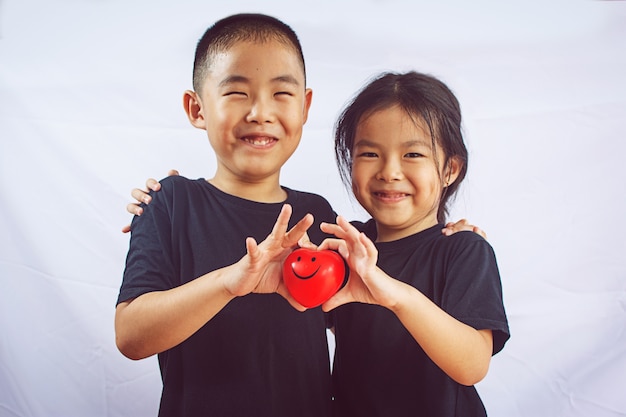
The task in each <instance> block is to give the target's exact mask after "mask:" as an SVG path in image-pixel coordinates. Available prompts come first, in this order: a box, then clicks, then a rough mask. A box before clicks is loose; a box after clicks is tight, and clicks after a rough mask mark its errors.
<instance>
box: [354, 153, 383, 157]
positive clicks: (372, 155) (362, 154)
mask: <svg viewBox="0 0 626 417" xmlns="http://www.w3.org/2000/svg"><path fill="white" fill-rule="evenodd" d="M357 156H360V157H362V158H376V157H377V156H378V155H376V153H374V152H361V153H360V154H358V155H357Z"/></svg>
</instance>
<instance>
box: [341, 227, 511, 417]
mask: <svg viewBox="0 0 626 417" xmlns="http://www.w3.org/2000/svg"><path fill="white" fill-rule="evenodd" d="M355 225H356V226H357V227H358V228H360V229H361V230H365V232H366V234H368V235H370V236H372V234H373V233H374V234H375V231H374V230H375V228H374V227H373V224H372V223H371V222H369V223H367V224H365V225H364V224H359V223H356V222H355ZM442 228H443V225H437V226H434V227H432V228H430V229H427V230H424V231H422V232H420V233H418V234H415V235H412V236H409V237H406V238H403V239H400V240H397V241H393V242H382V243H376V247H377V249H378V251H379V255H378V266H379V267H380V268H381V269H382V270H383V271H385V272H386V273H387V274H388V275H390V276H392V277H394V278H396V279H399V280H401V281H403V282H406V283H408V284H410V285H412V286H413V287H415V288H417V289H418V290H420V291H421V292H422V293H423V294H424V295H426V296H427V297H428V298H430V299H431V300H432V301H433V302H435V303H436V304H437V305H438V306H439V307H441V308H442V309H443V310H445V311H446V312H447V313H448V314H450V315H452V316H453V317H455V318H456V319H458V320H460V321H461V322H463V323H465V324H468V325H469V326H472V327H474V328H476V329H479V330H480V329H491V330H492V331H493V342H494V347H493V353H494V354H495V353H497V352H498V351H500V350H501V349H502V348H503V346H504V344H505V342H506V340H507V339H508V338H509V329H508V324H507V319H506V314H505V311H504V306H503V302H502V288H501V282H500V275H499V272H498V267H497V264H496V259H495V255H494V253H493V250H492V248H491V246H490V245H489V243H487V242H486V241H485V240H484V239H483V238H482V237H480V236H479V235H477V234H476V233H472V232H460V233H456V234H454V235H452V236H449V237H446V236H444V235H442V233H441V229H442ZM373 237H374V236H373ZM333 320H334V325H335V337H336V350H335V363H334V365H333V394H334V397H335V399H334V408H335V411H336V414H335V415H336V416H339V417H347V416H350V417H351V416H359V417H366V416H394V417H398V416H428V417H438V416H442V417H451V416H461V417H472V416H484V415H486V414H485V408H484V406H483V403H482V401H481V400H480V397H479V396H478V393H477V392H476V389H475V388H474V387H473V386H469V387H468V386H463V385H460V384H458V383H456V382H455V381H454V380H452V379H451V378H450V377H448V376H447V375H446V374H445V373H444V372H443V371H442V370H441V369H440V368H439V367H438V366H437V365H435V363H434V362H432V360H431V359H430V358H429V357H428V356H427V355H426V354H425V353H424V351H423V350H422V348H421V347H420V346H419V344H418V343H417V342H416V341H415V339H413V337H412V336H411V334H410V333H409V332H408V330H406V328H405V327H404V326H403V325H402V323H401V322H400V320H399V319H398V318H397V317H396V316H395V315H394V314H393V313H392V312H391V311H389V310H387V309H385V308H383V307H380V306H373V305H367V304H361V303H351V304H346V305H343V306H341V307H338V308H337V309H335V310H334V313H333Z"/></svg>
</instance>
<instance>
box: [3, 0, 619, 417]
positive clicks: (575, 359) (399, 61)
mask: <svg viewBox="0 0 626 417" xmlns="http://www.w3.org/2000/svg"><path fill="white" fill-rule="evenodd" d="M215 3H217V2H215ZM219 3H220V4H213V2H209V1H199V0H198V1H192V0H183V1H176V2H174V1H134V2H125V1H121V0H110V1H77V0H74V1H70V0H57V1H52V0H50V1H44V0H39V1H35V0H32V1H28V0H4V1H0V135H1V140H0V144H1V148H0V162H1V165H0V170H1V171H0V173H1V176H0V184H1V188H0V245H1V254H0V288H1V289H0V416H11V417H13V416H24V417H25V416H45V417H54V416H64V417H67V416H80V417H84V416H151V415H155V413H156V409H157V405H158V399H159V395H160V379H159V373H158V366H157V362H156V359H155V358H154V357H153V358H149V359H147V360H143V361H138V362H132V361H130V360H128V359H126V358H124V357H123V356H122V355H121V354H120V353H119V352H118V351H117V349H116V347H115V344H114V332H113V315H114V306H115V300H116V296H117V291H118V287H119V284H120V281H121V276H122V270H123V266H124V259H125V255H126V250H127V245H128V238H129V236H128V235H124V234H122V233H121V232H120V229H121V227H122V226H123V225H124V224H126V223H128V222H129V221H130V215H128V214H126V212H125V209H124V207H125V205H126V203H127V202H128V201H129V199H130V197H129V191H130V189H131V188H132V187H135V186H139V185H142V184H143V182H144V180H145V179H146V178H147V177H149V176H154V177H162V176H164V175H165V174H166V173H167V170H168V169H169V168H178V169H179V170H180V171H181V172H182V173H183V174H185V175H186V176H188V177H193V178H197V177H201V176H203V177H209V176H211V174H212V172H213V169H214V160H213V156H212V153H211V150H210V147H209V144H208V141H207V140H206V137H205V135H204V132H202V131H199V130H196V129H193V128H192V127H191V126H190V125H189V123H188V122H187V120H186V117H185V115H184V113H183V110H182V106H181V96H182V91H183V90H185V89H187V88H190V86H191V67H192V61H193V51H194V48H195V43H196V41H197V39H198V37H199V36H200V35H201V34H202V33H203V31H204V30H205V29H206V27H207V26H208V25H209V24H211V23H212V22H214V21H215V20H216V19H219V18H221V17H224V16H226V15H227V14H231V13H234V12H241V11H260V12H265V13H269V14H273V15H275V16H277V17H279V18H282V19H284V20H285V21H286V22H288V23H289V24H291V25H292V26H293V28H294V29H295V30H296V31H297V32H298V34H299V35H300V37H301V40H302V43H303V47H304V52H305V57H306V59H307V65H308V74H309V86H310V87H312V88H313V90H314V100H313V106H312V110H311V117H310V119H309V122H308V123H307V125H306V127H305V133H304V138H303V141H302V144H301V146H300V149H299V150H298V151H297V152H296V154H295V156H294V157H293V159H292V160H291V161H290V162H289V163H288V164H287V166H286V167H285V169H284V173H283V177H282V178H283V183H284V184H285V185H288V186H291V187H294V188H298V189H303V190H308V191H313V192H317V193H320V194H322V195H324V196H326V197H327V198H328V199H329V200H330V201H331V203H332V204H333V206H334V207H335V208H336V210H337V211H339V212H341V213H343V214H345V215H346V216H348V217H352V218H364V214H363V212H361V211H360V210H359V209H358V208H357V207H356V203H353V202H352V201H351V200H350V199H349V198H348V195H347V193H346V192H345V191H344V189H343V188H342V186H341V185H340V182H339V179H338V175H337V174H336V169H335V167H334V161H333V157H332V124H333V121H334V118H335V117H336V115H337V114H338V112H339V110H340V108H341V107H342V105H343V104H344V103H345V101H346V100H347V99H348V98H349V97H350V96H351V94H352V93H353V92H355V91H356V90H357V89H358V88H359V87H360V86H361V85H362V84H363V83H364V82H365V81H366V80H367V79H368V78H369V77H370V76H371V75H373V74H375V73H377V72H379V71H381V70H388V69H395V70H407V69H412V68H415V69H417V70H421V71H425V72H429V73H432V74H434V75H436V76H439V77H441V78H442V79H443V80H444V81H445V82H447V83H448V84H449V86H450V87H451V88H452V89H453V90H454V91H455V92H456V94H457V95H458V97H459V99H460V101H461V103H462V107H463V112H464V115H465V130H466V141H467V144H468V147H469V149H470V170H469V175H468V178H467V180H466V182H465V187H464V188H463V190H462V192H461V194H460V195H459V198H458V199H457V201H456V205H455V211H454V213H453V216H452V217H453V218H455V219H458V218H461V217H468V218H469V219H470V220H471V221H472V222H473V223H475V224H478V225H480V226H481V227H482V228H484V229H485V230H486V231H487V232H488V235H489V240H490V242H491V243H492V245H493V246H494V247H495V249H496V253H497V255H498V261H499V265H500V269H501V273H502V280H503V286H504V292H505V293H504V294H505V304H506V307H507V312H508V316H509V320H510V326H511V332H512V338H511V340H510V341H509V343H508V344H507V345H506V347H505V349H504V351H502V352H501V353H500V354H498V355H497V356H495V357H494V359H493V362H492V367H491V369H490V372H489V375H488V376H487V378H486V379H485V380H484V381H483V382H481V383H480V385H479V386H478V388H479V391H480V393H481V395H482V397H483V399H484V402H485V404H486V407H487V409H488V411H489V413H490V415H491V416H498V417H517V416H524V417H542V416H546V417H554V416H593V417H603V416H607V417H608V416H625V415H626V395H625V394H626V393H625V392H624V389H625V387H626V331H625V330H626V284H625V282H626V260H625V259H626V256H625V255H626V251H625V248H626V245H625V244H624V236H625V235H626V226H625V225H624V221H623V214H624V209H625V207H626V192H625V188H624V179H625V174H624V163H625V161H624V155H625V154H626V145H625V143H624V132H625V131H626V81H625V79H624V74H626V2H620V1H594V0H585V1H581V0H567V1H559V0H545V1H524V2H515V3H514V2H496V1H491V2H489V1H485V0H479V1H471V2H465V1H461V0H458V1H448V2H445V3H435V2H426V1H412V2H409V1H393V0H389V1H374V0H370V1H361V0H352V1H344V2H339V1H326V0H325V1H315V2H311V3H302V2H291V1H284V2H283V1H279V0H273V1H268V2H265V3H266V4H264V5H263V6H260V5H257V2H255V1H231V2H219ZM221 3H231V4H230V5H223V4H221Z"/></svg>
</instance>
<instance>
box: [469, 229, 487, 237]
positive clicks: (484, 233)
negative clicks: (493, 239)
mask: <svg viewBox="0 0 626 417" xmlns="http://www.w3.org/2000/svg"><path fill="white" fill-rule="evenodd" d="M472 231H473V232H474V233H478V234H479V235H481V236H482V237H483V239H485V240H487V233H486V232H485V231H484V230H483V229H481V228H480V227H478V226H474V227H473V228H472Z"/></svg>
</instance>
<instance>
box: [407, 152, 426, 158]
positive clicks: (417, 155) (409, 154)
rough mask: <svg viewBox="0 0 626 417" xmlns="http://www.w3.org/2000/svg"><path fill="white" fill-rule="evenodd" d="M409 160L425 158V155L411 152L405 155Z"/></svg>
mask: <svg viewBox="0 0 626 417" xmlns="http://www.w3.org/2000/svg"><path fill="white" fill-rule="evenodd" d="M405 156H406V157H407V158H423V157H424V155H422V154H421V153H419V152H409V153H407V154H406V155H405Z"/></svg>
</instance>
